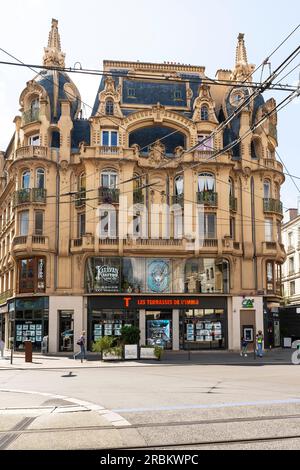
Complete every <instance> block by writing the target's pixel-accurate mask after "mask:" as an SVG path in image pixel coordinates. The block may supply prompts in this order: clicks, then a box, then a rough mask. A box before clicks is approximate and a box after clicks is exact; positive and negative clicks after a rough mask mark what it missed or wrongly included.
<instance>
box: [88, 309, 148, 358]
mask: <svg viewBox="0 0 300 470" xmlns="http://www.w3.org/2000/svg"><path fill="white" fill-rule="evenodd" d="M100 302H101V300H100ZM138 321H139V320H138V315H137V313H136V312H135V311H134V310H132V311H131V310H130V311H123V310H110V309H94V308H93V309H89V321H88V328H89V337H88V348H89V350H91V349H92V344H93V343H94V342H95V341H97V340H98V339H100V338H101V337H102V336H120V335H121V329H122V327H123V326H125V325H134V326H137V325H138Z"/></svg>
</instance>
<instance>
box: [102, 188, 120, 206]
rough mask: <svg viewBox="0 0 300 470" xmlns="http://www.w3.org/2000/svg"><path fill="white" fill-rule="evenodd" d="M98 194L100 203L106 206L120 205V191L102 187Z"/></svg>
mask: <svg viewBox="0 0 300 470" xmlns="http://www.w3.org/2000/svg"><path fill="white" fill-rule="evenodd" d="M98 191H99V193H98V198H99V203H102V204H103V203H104V204H118V203H119V195H120V190H119V189H115V188H104V187H100V188H99V190H98Z"/></svg>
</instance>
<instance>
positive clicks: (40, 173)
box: [35, 168, 45, 189]
mask: <svg viewBox="0 0 300 470" xmlns="http://www.w3.org/2000/svg"><path fill="white" fill-rule="evenodd" d="M35 180H36V183H35V184H36V186H35V187H36V188H39V189H44V187H45V170H44V168H38V169H37V170H36V174H35Z"/></svg>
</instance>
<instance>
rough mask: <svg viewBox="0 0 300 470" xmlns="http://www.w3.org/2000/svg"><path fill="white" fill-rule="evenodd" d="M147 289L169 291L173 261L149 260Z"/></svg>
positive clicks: (160, 291) (149, 290)
mask: <svg viewBox="0 0 300 470" xmlns="http://www.w3.org/2000/svg"><path fill="white" fill-rule="evenodd" d="M146 278H147V291H148V292H156V293H167V292H170V289H171V263H170V260H166V259H149V260H147V274H146Z"/></svg>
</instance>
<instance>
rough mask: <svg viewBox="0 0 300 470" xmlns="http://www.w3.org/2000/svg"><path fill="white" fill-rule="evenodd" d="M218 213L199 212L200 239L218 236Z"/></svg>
mask: <svg viewBox="0 0 300 470" xmlns="http://www.w3.org/2000/svg"><path fill="white" fill-rule="evenodd" d="M216 220H217V217H216V214H214V213H203V212H199V236H200V239H201V238H203V239H215V238H216V228H217V224H216Z"/></svg>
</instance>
